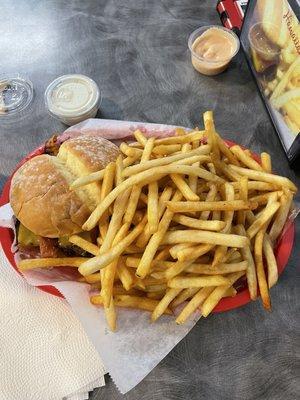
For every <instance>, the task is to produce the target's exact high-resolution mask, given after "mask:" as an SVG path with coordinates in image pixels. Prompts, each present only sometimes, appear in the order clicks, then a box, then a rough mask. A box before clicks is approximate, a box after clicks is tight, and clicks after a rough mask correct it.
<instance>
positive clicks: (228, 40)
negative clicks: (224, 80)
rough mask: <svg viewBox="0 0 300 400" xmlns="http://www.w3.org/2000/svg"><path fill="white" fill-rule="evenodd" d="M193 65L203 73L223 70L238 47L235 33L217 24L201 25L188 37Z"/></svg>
mask: <svg viewBox="0 0 300 400" xmlns="http://www.w3.org/2000/svg"><path fill="white" fill-rule="evenodd" d="M188 46H189V49H190V52H191V61H192V64H193V67H194V68H195V69H196V70H197V71H198V72H200V73H201V74H204V75H217V74H220V73H221V72H223V71H224V70H225V69H226V68H227V66H228V64H229V62H230V61H231V60H232V58H233V57H234V56H235V55H236V54H237V52H238V51H239V48H240V41H239V38H238V37H237V35H236V34H235V33H234V32H232V31H230V30H229V29H226V28H224V27H222V26H218V25H209V26H202V27H201V28H198V29H196V30H195V31H194V32H193V33H192V34H191V35H190V37H189V40H188Z"/></svg>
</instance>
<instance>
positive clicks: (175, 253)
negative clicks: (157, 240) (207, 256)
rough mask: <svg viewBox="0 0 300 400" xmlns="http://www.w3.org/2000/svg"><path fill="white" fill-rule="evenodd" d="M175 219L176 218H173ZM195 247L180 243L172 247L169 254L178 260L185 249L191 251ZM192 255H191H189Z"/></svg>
mask: <svg viewBox="0 0 300 400" xmlns="http://www.w3.org/2000/svg"><path fill="white" fill-rule="evenodd" d="M173 218H174V217H173ZM192 247H193V245H192V244H190V243H179V244H175V245H174V246H172V247H171V248H170V250H169V253H170V254H171V256H172V258H174V259H176V258H178V253H179V252H181V251H182V250H184V249H191V248H192ZM189 254H190V253H189Z"/></svg>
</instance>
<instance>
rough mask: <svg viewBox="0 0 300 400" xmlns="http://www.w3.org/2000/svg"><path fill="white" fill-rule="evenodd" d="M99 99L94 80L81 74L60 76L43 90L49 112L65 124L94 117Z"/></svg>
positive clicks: (73, 123)
mask: <svg viewBox="0 0 300 400" xmlns="http://www.w3.org/2000/svg"><path fill="white" fill-rule="evenodd" d="M100 101H101V93H100V90H99V88H98V86H97V84H96V82H94V81H93V80H92V79H91V78H89V77H87V76H85V75H81V74H70V75H63V76H60V77H59V78H57V79H55V80H54V81H53V82H51V83H50V85H49V86H48V87H47V89H46V91H45V103H46V107H47V108H48V111H49V113H50V114H51V115H52V116H53V117H54V118H56V119H58V120H59V121H61V122H63V123H64V124H66V125H75V124H77V123H78V122H81V121H83V120H85V119H87V118H94V117H95V116H96V114H97V111H98V109H99V105H100Z"/></svg>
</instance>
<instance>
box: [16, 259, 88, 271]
mask: <svg viewBox="0 0 300 400" xmlns="http://www.w3.org/2000/svg"><path fill="white" fill-rule="evenodd" d="M89 260H90V258H86V257H59V258H32V259H25V260H20V261H19V262H18V269H19V270H20V271H28V270H30V269H35V268H50V267H51V268H52V267H75V268H78V267H79V266H80V265H82V264H83V263H84V262H87V261H89Z"/></svg>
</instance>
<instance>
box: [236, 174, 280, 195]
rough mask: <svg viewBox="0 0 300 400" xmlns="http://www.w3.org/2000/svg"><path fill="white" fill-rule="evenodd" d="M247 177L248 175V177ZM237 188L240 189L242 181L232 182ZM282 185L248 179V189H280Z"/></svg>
mask: <svg viewBox="0 0 300 400" xmlns="http://www.w3.org/2000/svg"><path fill="white" fill-rule="evenodd" d="M246 178H247V177H246ZM231 184H232V186H233V187H234V189H235V190H240V182H231ZM279 189H280V186H278V185H275V184H273V183H268V182H260V181H248V191H250V190H260V191H265V190H269V191H273V192H274V191H278V190H279Z"/></svg>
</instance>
